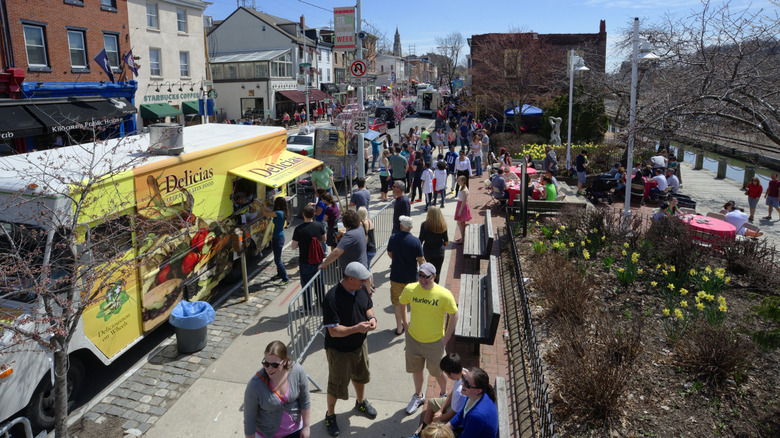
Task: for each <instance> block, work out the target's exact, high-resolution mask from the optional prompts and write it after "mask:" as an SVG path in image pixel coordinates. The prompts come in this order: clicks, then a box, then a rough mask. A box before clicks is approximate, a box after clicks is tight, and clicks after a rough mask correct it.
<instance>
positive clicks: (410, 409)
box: [406, 394, 425, 415]
mask: <svg viewBox="0 0 780 438" xmlns="http://www.w3.org/2000/svg"><path fill="white" fill-rule="evenodd" d="M423 403H425V396H422V397H420V396H418V395H417V394H412V399H411V400H410V401H409V404H408V405H406V413H407V414H408V415H412V414H414V413H415V412H417V408H419V407H420V406H422V404H423Z"/></svg>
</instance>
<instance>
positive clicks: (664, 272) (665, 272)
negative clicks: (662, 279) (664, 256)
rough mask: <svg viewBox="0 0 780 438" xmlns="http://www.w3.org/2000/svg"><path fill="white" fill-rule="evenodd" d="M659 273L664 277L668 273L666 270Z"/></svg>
mask: <svg viewBox="0 0 780 438" xmlns="http://www.w3.org/2000/svg"><path fill="white" fill-rule="evenodd" d="M661 273H662V274H664V275H666V274H668V273H669V271H667V270H666V269H664V270H663V271H661Z"/></svg>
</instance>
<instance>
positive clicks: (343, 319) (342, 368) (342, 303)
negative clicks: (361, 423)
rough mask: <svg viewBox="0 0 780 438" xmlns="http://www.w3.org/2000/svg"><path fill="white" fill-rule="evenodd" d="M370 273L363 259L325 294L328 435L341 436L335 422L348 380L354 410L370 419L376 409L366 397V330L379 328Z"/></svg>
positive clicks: (355, 263) (326, 419) (350, 268)
mask: <svg viewBox="0 0 780 438" xmlns="http://www.w3.org/2000/svg"><path fill="white" fill-rule="evenodd" d="M370 277H371V273H370V272H369V271H368V269H367V268H366V267H365V266H364V265H363V264H362V263H360V262H352V263H350V264H348V265H347V267H346V269H344V277H343V278H342V279H341V281H340V282H339V283H338V284H336V285H335V286H333V288H331V289H330V290H329V291H328V293H327V294H326V295H325V299H324V300H323V303H322V325H324V326H325V328H326V330H325V355H326V357H327V360H328V400H327V402H328V411H327V412H326V413H325V427H326V428H327V429H328V435H330V436H332V437H336V436H339V426H338V424H337V423H336V413H335V409H336V400H338V399H342V400H347V399H348V398H349V382H350V381H351V382H352V386H354V387H355V395H356V396H357V400H355V410H356V411H357V412H358V413H359V414H361V415H363V416H365V417H368V418H370V419H372V420H373V419H374V418H376V409H374V407H373V406H371V404H370V403H369V402H368V400H366V399H365V398H363V394H364V391H365V387H366V384H367V383H368V382H369V380H370V378H371V373H370V372H369V369H368V366H369V365H368V347H367V345H368V344H366V334H367V333H368V332H369V331H371V330H374V329H376V317H375V316H374V308H373V307H374V303H373V301H371V297H370V296H369V295H368V293H367V292H366V289H365V287H364V284H365V282H366V281H368V279H369V278H370Z"/></svg>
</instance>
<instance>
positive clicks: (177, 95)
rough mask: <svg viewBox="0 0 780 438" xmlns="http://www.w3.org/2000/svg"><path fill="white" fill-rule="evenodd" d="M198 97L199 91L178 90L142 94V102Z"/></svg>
mask: <svg viewBox="0 0 780 438" xmlns="http://www.w3.org/2000/svg"><path fill="white" fill-rule="evenodd" d="M198 98H200V92H199V91H191V92H185V93H182V92H179V93H160V94H151V95H150V94H147V95H146V96H144V102H168V101H169V100H193V99H198Z"/></svg>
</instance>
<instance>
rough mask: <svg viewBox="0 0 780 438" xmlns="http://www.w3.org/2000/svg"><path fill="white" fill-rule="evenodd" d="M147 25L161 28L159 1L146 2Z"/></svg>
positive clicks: (152, 27) (151, 27)
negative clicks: (158, 15)
mask: <svg viewBox="0 0 780 438" xmlns="http://www.w3.org/2000/svg"><path fill="white" fill-rule="evenodd" d="M146 27H148V28H150V29H159V28H160V22H159V20H158V17H157V3H152V2H147V3H146Z"/></svg>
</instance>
